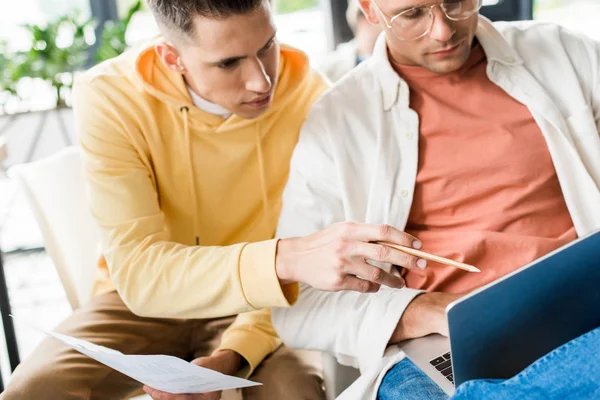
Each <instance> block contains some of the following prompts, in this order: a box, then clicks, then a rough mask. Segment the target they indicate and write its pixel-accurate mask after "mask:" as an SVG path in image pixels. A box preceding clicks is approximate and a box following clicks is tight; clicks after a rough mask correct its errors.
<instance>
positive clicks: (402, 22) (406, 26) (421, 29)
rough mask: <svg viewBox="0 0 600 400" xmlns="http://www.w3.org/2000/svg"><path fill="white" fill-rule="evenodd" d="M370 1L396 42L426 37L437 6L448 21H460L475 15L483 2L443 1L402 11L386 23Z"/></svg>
mask: <svg viewBox="0 0 600 400" xmlns="http://www.w3.org/2000/svg"><path fill="white" fill-rule="evenodd" d="M371 1H372V2H373V5H374V6H375V9H376V10H377V11H379V13H380V14H381V15H382V16H383V20H384V21H385V24H386V26H387V27H388V29H389V30H390V31H391V32H392V33H393V34H394V36H396V38H398V40H417V39H420V38H422V37H423V36H425V35H427V34H428V33H429V31H431V28H432V27H433V21H434V18H435V16H434V14H433V9H434V7H437V6H439V7H440V8H441V9H442V11H443V12H444V15H445V16H446V18H448V19H449V20H451V21H461V20H465V19H467V18H469V17H471V16H472V15H474V14H475V13H477V12H478V11H479V10H480V9H481V6H482V4H483V0H443V1H441V2H437V3H436V4H432V5H428V6H418V7H413V8H410V9H408V10H405V11H402V12H401V13H400V14H398V15H396V16H394V17H392V18H391V19H389V21H388V16H387V15H386V14H384V12H383V11H381V8H379V6H378V5H377V3H376V2H375V0H371Z"/></svg>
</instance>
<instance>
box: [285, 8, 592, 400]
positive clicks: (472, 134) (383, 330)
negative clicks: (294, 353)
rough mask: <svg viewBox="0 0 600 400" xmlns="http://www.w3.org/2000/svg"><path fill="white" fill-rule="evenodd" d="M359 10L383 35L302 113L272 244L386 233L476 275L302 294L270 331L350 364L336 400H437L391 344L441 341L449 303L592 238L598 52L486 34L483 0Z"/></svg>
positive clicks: (518, 32)
mask: <svg viewBox="0 0 600 400" xmlns="http://www.w3.org/2000/svg"><path fill="white" fill-rule="evenodd" d="M359 2H360V5H361V7H362V10H363V12H364V14H365V16H366V17H367V19H368V20H369V21H370V22H371V23H373V24H379V25H380V26H381V27H382V28H383V30H384V34H382V35H381V36H380V37H379V39H378V42H377V44H376V45H375V50H374V54H373V57H372V58H371V59H369V60H368V61H366V62H364V63H362V64H361V65H359V66H358V67H357V68H356V69H355V70H354V71H352V72H350V73H349V74H348V75H347V76H346V77H345V78H343V79H342V80H341V81H339V82H338V83H337V84H336V85H335V86H334V87H333V88H332V89H331V90H329V91H328V92H327V93H326V94H325V95H324V96H323V97H322V98H321V99H320V100H319V101H318V102H317V103H316V104H315V106H314V107H313V110H312V111H311V113H310V114H309V117H308V119H307V121H306V123H305V124H304V127H303V129H302V133H301V135H300V141H299V143H298V145H297V147H296V150H295V152H294V156H293V158H292V164H291V170H290V179H289V181H288V185H287V187H286V190H285V194H284V201H283V210H282V214H281V217H280V220H279V226H278V236H280V237H294V236H302V235H307V234H310V233H312V232H316V231H318V230H320V229H322V228H323V227H324V226H327V225H328V224H331V223H335V222H339V221H348V220H354V221H360V222H367V223H382V224H388V225H391V226H393V227H394V228H397V229H399V230H402V231H405V232H406V233H408V234H410V235H412V236H414V237H416V238H417V239H418V240H419V241H420V243H422V246H423V250H425V251H427V252H430V253H433V254H438V255H441V256H445V257H448V258H452V259H455V260H457V261H461V262H465V263H468V264H472V265H475V266H478V267H479V268H480V269H481V270H482V273H480V274H468V273H465V272H463V271H460V270H456V269H453V268H449V267H443V266H439V265H436V266H435V267H432V268H427V269H426V270H422V271H419V270H402V272H401V273H402V276H403V277H404V280H405V282H406V286H407V288H403V289H387V288H382V289H381V290H380V291H379V292H378V293H376V294H372V295H365V294H360V293H325V292H321V291H318V290H315V289H311V288H307V287H304V288H303V289H302V293H301V295H300V298H299V301H298V303H297V304H296V305H295V306H294V307H293V308H291V309H287V310H282V309H278V310H274V312H273V322H274V325H275V327H276V329H277V330H278V332H279V334H280V336H281V338H282V339H283V341H284V342H285V343H286V344H287V345H288V346H291V347H301V348H311V349H317V350H321V351H326V352H330V353H335V354H336V356H337V358H338V360H340V361H342V362H344V363H346V364H352V365H354V366H358V367H360V369H361V372H362V377H361V379H360V380H359V381H357V382H356V383H355V385H353V387H351V388H350V389H349V390H348V391H346V392H345V394H344V395H343V396H342V398H344V399H375V398H377V399H379V400H394V399H440V398H444V397H445V395H444V394H443V392H441V391H440V390H439V389H438V388H437V387H436V386H435V385H433V383H432V382H431V381H429V379H428V378H427V377H425V375H423V374H422V373H421V372H420V371H419V370H418V369H417V368H416V367H415V366H414V365H413V364H412V363H411V362H410V361H409V360H408V359H405V358H404V354H403V353H402V352H401V351H400V350H399V349H398V348H397V347H396V346H390V345H394V344H396V343H399V342H401V341H403V340H405V339H409V338H416V337H422V336H426V335H428V334H432V333H440V334H446V335H447V322H446V318H445V314H444V310H445V308H446V305H448V304H449V303H450V302H452V301H454V300H455V299H457V298H458V297H460V296H461V294H464V293H466V292H470V291H472V290H474V289H475V288H478V287H480V286H482V285H485V284H487V283H489V282H492V281H494V280H496V279H497V278H499V277H501V276H504V275H506V274H508V273H510V272H512V271H514V270H515V269H517V268H519V267H521V266H522V265H525V264H527V263H529V262H531V261H533V260H535V259H537V258H539V257H541V256H543V255H545V254H547V253H549V252H551V251H552V250H554V249H556V248H558V247H561V246H562V245H564V244H566V243H569V242H571V241H572V240H574V239H576V238H577V237H579V236H583V235H585V234H588V233H590V232H592V231H594V230H596V229H598V228H600V207H599V206H598V205H599V204H600V135H599V130H600V44H599V43H597V42H594V41H593V40H591V39H589V38H586V37H583V36H581V35H575V34H573V33H570V32H568V31H566V30H565V29H563V28H561V27H558V26H555V25H552V24H534V23H531V22H521V23H499V24H492V23H491V22H490V21H489V20H487V19H485V18H483V17H481V16H479V10H480V9H481V6H482V1H481V0H444V1H440V0H435V1H425V2H423V0H360V1H359ZM402 266H403V265H402V264H400V267H402ZM382 267H384V268H386V267H387V268H391V266H390V265H387V266H386V265H382ZM393 269H395V267H394V268H393ZM388 270H389V269H388ZM386 349H387V350H386ZM384 353H385V354H384ZM380 383H381V384H380ZM542 396H543V395H542ZM517 397H518V396H516V397H515V396H512V397H511V396H509V398H517ZM479 398H482V397H479ZM579 398H581V397H579Z"/></svg>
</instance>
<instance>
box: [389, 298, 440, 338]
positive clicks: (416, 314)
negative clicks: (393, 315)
mask: <svg viewBox="0 0 600 400" xmlns="http://www.w3.org/2000/svg"><path fill="white" fill-rule="evenodd" d="M445 318H446V316H445V307H444V306H441V305H440V303H439V302H438V301H437V293H424V294H420V295H418V296H417V297H415V298H414V299H413V301H411V302H410V303H409V305H408V306H407V307H406V310H404V313H403V314H402V317H401V318H400V321H398V325H397V326H396V329H395V331H394V333H393V334H392V337H391V338H390V344H395V343H398V342H401V341H403V340H408V339H414V338H419V337H423V336H427V335H430V334H433V333H441V332H440V328H439V326H440V323H442V324H443V321H445ZM440 321H442V322H440Z"/></svg>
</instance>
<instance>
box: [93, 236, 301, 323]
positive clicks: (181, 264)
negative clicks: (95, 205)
mask: <svg viewBox="0 0 600 400" xmlns="http://www.w3.org/2000/svg"><path fill="white" fill-rule="evenodd" d="M157 236H160V235H153V236H150V237H146V238H145V239H143V240H132V241H130V242H128V244H120V245H116V246H114V247H108V248H107V249H106V250H105V252H104V254H105V257H106V259H107V263H108V266H109V270H110V274H111V278H112V280H113V283H114V284H115V287H116V288H117V290H118V291H119V294H120V295H121V297H122V298H123V301H124V302H125V304H127V306H128V307H129V308H130V309H131V310H132V311H133V312H134V313H136V314H137V315H141V316H145V317H153V318H190V319H191V318H218V317H224V316H228V315H235V314H239V313H244V312H248V311H253V310H255V309H259V308H264V307H268V306H283V307H285V306H288V305H289V301H288V299H287V298H286V296H285V293H284V291H283V290H282V288H281V286H280V285H279V282H278V280H277V277H276V275H275V270H274V246H275V245H274V243H273V245H272V246H269V242H270V241H267V242H259V243H252V244H237V245H233V246H215V247H202V246H185V245H181V244H177V243H172V242H168V241H166V240H160V238H159V237H157ZM257 247H258V248H259V249H258V250H260V251H255V250H257ZM261 247H265V248H266V249H264V248H261ZM270 249H273V250H272V251H269V250H270ZM247 253H251V254H250V256H247V255H248V254H247ZM269 266H270V267H269ZM262 270H264V273H262V272H261V271H262ZM259 278H261V279H259ZM294 295H295V294H292V297H295V296H294ZM174 297H177V298H178V299H180V301H176V302H173V301H172V299H173V298H174ZM290 300H294V299H290Z"/></svg>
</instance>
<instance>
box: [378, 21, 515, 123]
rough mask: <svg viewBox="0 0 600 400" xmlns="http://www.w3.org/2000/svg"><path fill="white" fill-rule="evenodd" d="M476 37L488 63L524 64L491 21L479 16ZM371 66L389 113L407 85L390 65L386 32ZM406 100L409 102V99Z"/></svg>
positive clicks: (384, 106) (381, 38)
mask: <svg viewBox="0 0 600 400" xmlns="http://www.w3.org/2000/svg"><path fill="white" fill-rule="evenodd" d="M475 36H477V39H478V40H479V43H481V46H482V47H483V50H484V51H485V54H486V56H487V59H488V61H495V62H499V63H502V64H505V65H519V64H522V63H523V60H522V59H521V57H519V55H518V54H517V52H516V51H515V50H514V49H513V48H512V47H511V46H510V44H509V43H508V41H507V40H506V39H505V38H504V36H502V34H501V33H500V32H499V31H498V30H497V29H496V28H495V27H494V25H493V24H492V22H491V21H490V20H489V19H487V18H485V17H483V16H479V22H478V24H477V32H476V34H475ZM371 66H372V68H373V69H374V72H375V74H376V76H377V79H378V81H379V85H380V87H381V93H382V97H383V108H384V110H385V111H389V110H390V109H391V108H392V107H393V106H394V105H395V104H396V102H397V101H398V100H399V99H401V98H402V99H404V97H406V96H404V95H402V94H401V90H402V88H403V86H406V85H407V84H406V82H405V81H404V80H403V79H402V78H401V77H400V76H399V75H398V74H397V73H396V71H395V70H394V68H392V65H391V64H390V60H389V58H388V51H387V43H386V40H385V32H383V33H381V35H379V37H378V38H377V42H376V43H375V47H374V49H373V56H372V58H371ZM406 100H407V101H408V99H406Z"/></svg>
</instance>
